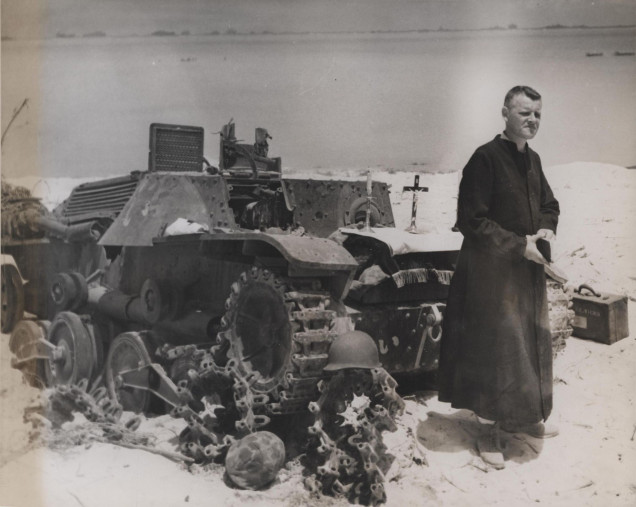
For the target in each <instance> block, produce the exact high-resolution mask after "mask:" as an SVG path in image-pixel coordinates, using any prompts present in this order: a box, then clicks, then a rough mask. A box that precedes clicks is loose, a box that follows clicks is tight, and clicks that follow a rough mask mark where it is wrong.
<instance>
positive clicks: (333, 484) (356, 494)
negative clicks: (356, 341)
mask: <svg viewBox="0 0 636 507" xmlns="http://www.w3.org/2000/svg"><path fill="white" fill-rule="evenodd" d="M396 386H397V384H396V382H395V380H394V379H393V377H391V376H390V375H389V374H388V373H387V372H386V370H384V369H383V368H375V369H373V370H349V371H347V372H344V371H341V372H339V373H337V374H336V375H335V376H334V377H332V378H331V379H330V380H329V381H322V382H321V383H320V391H321V396H320V398H319V399H318V401H316V402H312V403H310V405H309V410H310V412H311V413H312V414H313V416H314V423H313V424H312V425H311V426H310V427H309V428H308V431H309V434H310V435H311V440H310V443H309V448H308V454H307V455H308V468H309V473H310V475H308V476H307V477H306V478H305V487H306V488H307V489H308V490H309V491H310V492H311V493H312V494H314V495H316V496H320V495H321V494H325V495H330V496H335V497H340V498H342V497H344V498H347V499H348V500H349V501H350V502H353V503H356V504H358V503H359V504H362V505H379V504H381V503H384V502H385V501H386V494H385V491H384V479H385V474H386V472H387V471H388V469H389V467H390V465H391V462H392V461H393V458H394V457H393V456H392V455H391V454H390V453H389V452H388V449H387V447H386V445H385V444H384V442H383V439H382V432H383V431H384V430H388V431H395V430H396V429H397V426H396V425H395V421H394V418H395V417H396V416H397V415H399V414H401V413H402V412H403V411H404V402H403V401H402V399H401V398H400V396H399V395H398V394H397V393H396V391H395V388H396ZM365 399H366V402H364V401H363V403H360V400H365Z"/></svg>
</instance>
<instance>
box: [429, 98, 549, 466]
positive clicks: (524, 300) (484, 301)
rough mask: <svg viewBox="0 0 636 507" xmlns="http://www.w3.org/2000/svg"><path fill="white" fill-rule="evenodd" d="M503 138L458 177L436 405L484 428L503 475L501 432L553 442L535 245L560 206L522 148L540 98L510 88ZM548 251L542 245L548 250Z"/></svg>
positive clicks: (484, 441)
mask: <svg viewBox="0 0 636 507" xmlns="http://www.w3.org/2000/svg"><path fill="white" fill-rule="evenodd" d="M502 115H503V118H504V121H505V125H506V128H505V130H504V132H503V133H502V134H500V135H497V136H496V137H495V138H494V139H493V140H492V141H490V142H489V143H487V144H485V145H483V146H480V147H479V148H477V150H476V151H475V153H474V154H473V156H472V157H471V158H470V160H469V161H468V164H467V165H466V167H465V168H464V171H463V174H462V180H461V183H460V186H459V199H458V204H457V224H456V226H457V227H458V228H459V230H460V231H461V233H462V234H463V236H464V241H463V243H462V247H461V251H460V254H459V258H458V261H457V268H456V270H455V274H454V275H453V279H452V282H451V286H450V294H449V297H448V304H447V307H446V311H445V314H444V323H443V326H444V327H443V333H442V343H441V352H440V364H439V399H440V401H445V402H450V403H451V404H452V406H453V407H455V408H466V409H470V410H472V411H473V412H475V414H477V415H478V416H479V417H480V418H483V419H487V420H488V421H492V422H493V424H492V429H491V430H489V432H488V433H487V434H486V435H485V436H483V437H481V438H480V439H479V440H478V442H477V448H478V450H479V453H480V455H481V457H482V459H483V460H484V461H486V462H487V463H489V464H490V465H492V466H494V467H495V468H503V467H504V457H503V452H502V449H501V445H500V440H499V431H500V430H504V431H508V432H521V433H526V434H529V435H532V436H534V437H539V438H547V437H551V436H555V435H556V434H557V433H558V430H557V429H556V427H554V426H553V425H551V424H548V423H544V422H543V421H545V420H546V419H547V418H548V416H549V415H550V412H551V410H552V337H551V333H550V327H549V326H550V324H549V320H548V305H547V297H546V280H545V273H544V265H546V264H547V263H548V261H547V260H546V258H545V257H544V256H543V255H542V254H541V252H540V251H539V248H538V247H537V241H539V242H540V243H541V241H540V240H544V241H548V242H550V241H552V240H553V239H554V237H555V233H556V227H557V221H558V216H559V203H558V202H557V201H556V199H555V198H554V195H553V194H552V190H551V189H550V186H549V185H548V182H547V181H546V179H545V176H544V174H543V170H542V168H541V160H540V158H539V155H537V153H535V152H534V151H533V150H532V149H530V147H529V146H528V144H527V140H528V139H532V138H534V136H535V135H536V133H537V130H538V129H539V123H540V120H541V95H539V93H537V92H536V91H535V90H533V89H532V88H530V87H528V86H515V87H514V88H512V89H511V90H510V91H509V92H508V93H507V94H506V97H505V100H504V107H503V109H502ZM548 244H549V243H548Z"/></svg>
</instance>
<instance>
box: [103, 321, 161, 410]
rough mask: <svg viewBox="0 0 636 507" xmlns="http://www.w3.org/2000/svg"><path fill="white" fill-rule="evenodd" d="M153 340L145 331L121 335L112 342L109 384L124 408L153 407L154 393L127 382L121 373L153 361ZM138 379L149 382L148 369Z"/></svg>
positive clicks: (107, 376)
mask: <svg viewBox="0 0 636 507" xmlns="http://www.w3.org/2000/svg"><path fill="white" fill-rule="evenodd" d="M148 350H149V343H148V340H147V338H146V337H145V336H144V335H143V334H141V333H135V332H129V333H122V334H120V335H119V336H117V337H116V338H115V339H114V340H113V342H112V343H111V345H110V350H109V351H108V358H107V359H106V386H107V387H108V392H109V394H110V397H111V398H112V399H113V400H117V402H119V403H120V404H121V406H122V407H123V409H124V410H130V411H132V412H136V413H140V412H145V411H147V410H148V409H149V408H150V402H151V398H152V394H151V393H150V391H147V390H145V389H137V388H135V387H130V386H126V385H124V379H123V378H122V376H121V374H122V373H125V372H127V371H131V370H136V369H137V368H139V367H142V366H147V365H149V364H150V363H151V362H152V360H151V359H150V353H149V352H148ZM135 381H137V382H139V383H141V384H144V383H145V385H149V384H150V379H149V378H148V371H147V370H146V371H144V372H139V373H138V378H135Z"/></svg>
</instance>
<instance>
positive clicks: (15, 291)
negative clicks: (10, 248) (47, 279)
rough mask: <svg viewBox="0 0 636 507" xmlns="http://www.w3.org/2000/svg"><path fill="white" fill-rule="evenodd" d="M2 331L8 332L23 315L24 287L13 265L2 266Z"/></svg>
mask: <svg viewBox="0 0 636 507" xmlns="http://www.w3.org/2000/svg"><path fill="white" fill-rule="evenodd" d="M1 275H2V315H1V318H2V332H3V333H10V332H11V330H12V329H13V327H14V326H15V325H16V324H17V323H18V322H19V321H20V320H22V317H23V316H24V288H23V287H22V280H21V279H20V274H19V273H18V270H17V269H16V267H15V266H12V265H10V264H5V265H4V266H2V273H1Z"/></svg>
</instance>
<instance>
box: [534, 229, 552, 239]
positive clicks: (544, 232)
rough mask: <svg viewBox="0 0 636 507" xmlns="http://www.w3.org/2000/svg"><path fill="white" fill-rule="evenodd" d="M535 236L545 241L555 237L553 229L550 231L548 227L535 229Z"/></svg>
mask: <svg viewBox="0 0 636 507" xmlns="http://www.w3.org/2000/svg"><path fill="white" fill-rule="evenodd" d="M537 236H539V237H540V238H543V239H545V240H547V241H554V238H555V234H554V231H551V230H550V229H539V230H538V231H537Z"/></svg>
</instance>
